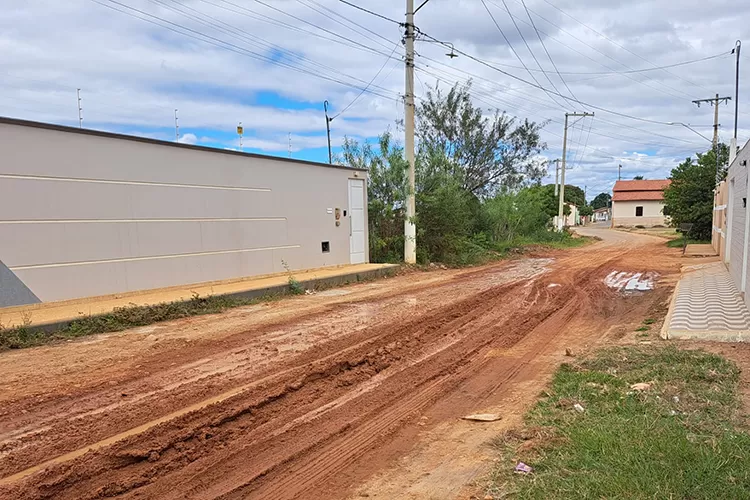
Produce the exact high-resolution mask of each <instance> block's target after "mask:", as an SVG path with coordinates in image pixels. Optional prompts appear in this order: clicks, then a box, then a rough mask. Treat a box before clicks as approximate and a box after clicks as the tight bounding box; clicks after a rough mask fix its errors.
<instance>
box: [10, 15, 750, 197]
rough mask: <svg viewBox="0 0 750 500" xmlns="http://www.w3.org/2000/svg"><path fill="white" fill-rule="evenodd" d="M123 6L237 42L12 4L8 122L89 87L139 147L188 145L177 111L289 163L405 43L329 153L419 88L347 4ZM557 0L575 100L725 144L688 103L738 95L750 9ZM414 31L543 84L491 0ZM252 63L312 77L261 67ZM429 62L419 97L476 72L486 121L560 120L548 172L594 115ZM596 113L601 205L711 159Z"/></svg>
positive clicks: (394, 29) (342, 124) (655, 132)
mask: <svg viewBox="0 0 750 500" xmlns="http://www.w3.org/2000/svg"><path fill="white" fill-rule="evenodd" d="M101 1H102V2H103V3H109V2H108V0H101ZM120 1H121V2H122V3H124V4H126V5H129V6H132V7H134V8H137V9H140V10H142V11H144V12H148V13H151V14H153V15H157V16H159V17H161V18H163V19H166V20H168V21H170V22H172V23H176V24H179V25H184V26H185V27H187V28H190V29H191V30H195V31H196V32H200V33H204V34H206V35H208V36H211V37H214V38H217V39H221V40H223V41H225V42H227V43H230V44H232V45H231V46H229V45H226V44H224V45H223V48H221V47H217V46H215V45H211V44H208V43H205V42H200V41H197V40H194V39H192V38H188V37H184V36H181V35H178V34H176V33H174V32H172V31H169V30H167V29H164V28H159V27H157V26H154V25H153V24H149V23H146V22H143V21H140V20H138V19H135V18H133V17H130V16H128V15H125V14H122V13H118V12H115V11H113V10H111V9H107V8H105V7H102V6H101V5H98V4H97V3H94V2H89V1H78V2H58V1H53V0H38V1H35V2H24V1H22V0H6V2H4V6H3V7H4V10H3V16H1V17H0V63H1V64H2V67H3V70H2V72H0V90H1V91H2V92H1V93H0V114H3V115H9V116H15V117H20V118H27V119H35V120H42V121H51V122H56V123H69V124H77V120H78V111H77V102H76V89H77V88H81V89H82V91H81V92H82V99H83V108H84V112H83V114H84V126H95V127H97V128H102V129H107V130H126V131H127V132H128V133H133V131H134V130H141V131H143V135H149V136H155V137H159V138H163V139H166V140H170V139H171V138H172V137H173V135H171V136H170V134H169V133H165V132H154V130H158V129H159V128H161V129H163V130H168V129H171V128H172V127H173V126H174V109H179V116H180V129H181V131H182V133H183V138H182V140H185V141H188V140H189V141H193V142H197V143H201V144H207V143H214V144H216V145H217V146H220V147H221V146H231V147H237V146H238V144H236V143H231V144H230V142H231V141H232V140H233V139H227V137H232V134H233V131H234V127H235V126H236V124H237V122H239V121H242V122H243V125H244V126H245V129H246V133H245V134H246V135H245V138H244V145H245V146H246V147H257V148H260V149H262V150H263V151H268V152H273V153H275V154H285V153H286V151H287V148H288V138H287V134H288V133H292V136H293V137H292V147H293V150H295V152H296V151H299V150H304V149H307V148H322V147H325V146H326V144H327V142H326V136H325V120H324V117H323V109H322V102H323V101H324V100H326V99H327V100H329V101H330V103H331V105H332V113H333V114H335V113H336V112H338V110H341V109H342V108H343V107H344V106H346V105H347V104H348V103H349V102H351V101H352V100H353V99H354V98H355V97H357V95H358V94H359V91H358V90H357V89H353V88H351V87H347V86H342V85H340V84H338V83H336V82H335V81H331V80H338V81H345V82H349V83H352V84H353V85H359V86H361V85H364V84H365V83H366V82H369V81H370V79H372V77H373V76H374V75H375V73H376V72H377V71H378V69H380V68H381V67H382V66H383V63H384V62H385V61H386V58H387V56H388V55H389V54H391V53H392V51H393V49H394V46H395V47H396V50H395V51H394V52H393V59H392V60H390V61H388V62H387V63H386V64H385V67H384V69H383V71H382V72H381V74H380V75H379V77H378V78H377V80H376V81H375V85H374V86H373V87H372V90H373V91H374V92H377V93H378V94H380V95H373V94H370V93H366V94H364V95H363V96H362V97H361V98H360V99H359V100H358V101H357V103H356V104H355V105H354V106H352V107H351V108H350V109H349V110H348V111H347V112H346V113H345V114H344V115H342V116H340V117H338V118H336V119H335V120H334V121H333V122H332V124H331V125H332V140H333V144H334V145H337V144H340V142H341V139H342V138H343V136H345V135H349V136H354V137H358V138H364V137H373V136H375V135H377V134H379V133H381V132H383V131H384V130H386V128H388V127H390V128H391V129H392V130H393V131H394V132H395V133H396V135H397V136H401V135H402V132H401V131H399V130H397V129H396V127H394V126H393V124H394V121H396V120H399V119H402V118H403V106H402V104H401V102H400V96H401V95H402V94H403V92H404V78H403V64H402V61H401V58H402V56H403V47H402V45H401V44H400V38H401V36H402V28H400V27H399V26H397V25H396V24H393V23H389V22H387V21H383V20H381V19H378V18H376V17H373V16H370V15H368V14H366V13H363V12H360V11H358V10H356V9H353V8H351V7H349V6H347V5H345V4H343V3H341V2H339V1H337V0H316V2H317V4H316V3H313V2H312V1H311V0H296V1H293V0H264V3H267V4H268V5H270V6H272V7H274V8H276V9H280V10H281V11H284V12H287V13H289V14H291V15H293V16H295V17H296V19H295V18H292V17H289V16H285V15H284V14H282V13H281V12H279V11H277V10H274V9H273V8H268V7H265V6H263V5H262V4H261V3H260V2H233V3H234V4H235V6H231V5H232V4H229V3H225V2H216V1H212V0H183V1H181V2H154V1H148V0H120ZM506 1H507V3H508V7H509V8H510V10H511V12H512V14H513V16H514V17H515V18H516V22H517V23H518V26H519V28H520V29H521V32H522V33H523V35H524V37H525V38H526V41H527V42H528V43H529V46H530V48H531V50H532V51H533V52H534V54H535V55H536V56H537V59H538V60H539V64H541V66H542V67H543V68H544V69H545V70H546V71H548V72H549V73H548V76H549V80H548V79H547V77H546V76H545V75H543V74H542V73H540V72H539V71H532V73H533V74H534V78H536V79H537V80H538V81H539V83H540V84H541V85H543V86H545V87H548V88H551V87H552V86H553V84H554V86H555V87H556V88H557V89H558V90H559V91H560V92H561V93H563V94H565V95H567V94H568V90H567V88H566V87H565V85H564V84H563V81H562V80H561V78H560V77H559V76H558V75H557V74H556V73H555V72H554V68H553V67H552V64H551V63H550V61H549V59H547V56H546V53H545V51H544V50H543V48H542V46H541V44H540V42H539V39H538V38H537V34H536V33H535V32H534V31H533V29H532V28H531V27H530V26H529V22H528V17H527V15H526V12H525V11H524V9H523V6H522V5H521V4H520V2H519V1H518V0H506ZM550 1H551V3H552V4H555V5H556V6H558V7H559V8H560V9H562V10H563V11H565V13H563V12H561V11H559V10H556V9H555V8H553V7H552V6H551V5H550V4H549V3H547V2H546V1H545V0H527V1H526V4H527V5H528V7H529V8H530V9H531V11H532V15H533V17H534V21H535V24H536V27H537V28H538V29H539V30H540V31H541V32H542V33H541V34H540V36H541V37H542V39H543V40H544V42H545V45H546V49H547V50H548V51H549V53H550V55H551V57H552V58H553V60H554V61H555V63H556V65H557V67H558V68H559V69H560V71H562V72H565V73H564V78H565V83H567V85H568V86H569V87H570V89H571V90H572V91H573V93H574V94H575V96H576V97H577V98H578V99H580V100H581V101H584V102H586V103H590V104H594V105H596V106H599V107H603V108H607V109H610V110H614V111H617V112H618V113H622V114H626V115H634V116H639V117H642V118H646V119H650V120H656V121H662V122H684V123H690V124H691V125H693V126H695V127H696V128H697V129H698V130H699V131H701V133H703V134H705V135H709V136H710V134H711V129H710V125H711V122H712V113H711V108H710V107H706V106H704V107H701V108H700V109H698V108H696V107H695V106H694V105H693V104H692V103H691V102H690V101H691V100H692V99H697V98H705V97H710V96H712V95H714V94H715V93H717V92H718V93H720V94H722V95H732V96H733V95H734V89H733V83H734V62H733V59H732V57H731V56H730V55H729V51H730V50H731V48H732V47H733V46H734V41H735V39H737V38H739V37H740V36H741V35H742V33H744V32H746V30H745V24H746V21H745V20H746V19H747V16H748V15H749V14H750V4H748V3H747V2H745V3H742V2H740V3H737V2H730V1H729V0H716V1H715V2H713V3H712V8H711V9H706V8H705V1H699V0H683V1H681V2H672V1H669V0H631V1H628V2H625V1H624V0H612V1H608V2H602V1H598V0H597V1H593V0H550ZM487 2H488V5H489V6H490V8H491V9H492V11H493V13H494V14H495V17H496V19H497V20H498V23H499V24H500V26H501V27H502V29H503V30H504V32H505V34H506V35H507V37H508V39H509V40H510V42H511V43H512V44H513V47H514V48H515V50H516V51H517V53H518V54H519V55H520V57H521V58H522V59H523V61H524V63H525V64H526V65H527V66H528V68H529V69H530V70H538V67H537V65H536V63H535V62H534V60H533V59H532V58H531V56H530V54H529V52H528V51H527V49H526V47H525V45H524V43H523V41H522V40H521V37H520V35H519V34H518V32H517V31H516V28H515V27H514V25H513V23H512V22H511V19H510V17H509V16H508V14H507V12H505V10H504V8H503V6H502V4H501V3H500V2H499V1H498V0H487ZM214 4H215V5H214ZM318 4H319V5H320V6H322V7H320V6H318ZM357 4H359V5H362V6H363V7H365V8H368V9H371V10H374V11H377V12H379V13H382V14H383V15H385V16H388V17H391V18H393V19H397V20H402V19H403V15H404V5H403V2H402V1H399V0H394V1H393V2H383V1H382V0H363V1H361V2H357ZM110 5H111V6H113V7H116V8H118V9H122V8H121V7H118V6H116V5H114V4H110ZM216 5H221V6H224V7H225V8H224V9H222V8H219V7H217V6H216ZM191 9H193V10H191ZM325 9H330V10H325ZM180 11H182V12H180ZM131 13H133V12H131ZM334 13H335V14H334ZM136 15H140V14H136ZM206 16H210V17H206ZM341 16H344V17H345V18H347V19H349V20H351V21H353V22H356V23H358V24H359V25H360V26H361V27H360V26H357V25H355V24H351V23H349V22H348V21H347V20H345V19H344V17H341ZM569 16H573V17H574V18H575V19H577V20H580V21H582V22H583V23H585V24H586V25H587V26H590V27H592V28H594V29H596V30H597V31H598V32H599V33H601V34H602V35H604V36H606V37H607V38H608V39H607V38H604V37H603V36H600V35H599V34H597V33H595V32H593V31H592V30H590V29H589V28H587V27H586V26H584V25H583V24H580V23H579V22H577V21H576V20H574V19H572V18H571V17H569ZM269 19H270V21H269ZM301 19H304V20H307V21H309V22H311V23H313V24H314V25H315V26H310V25H308V24H305V23H304V22H302V21H301ZM222 23H224V24H222ZM416 23H417V25H418V26H419V27H420V29H421V30H422V31H423V32H425V33H428V34H429V35H431V36H434V37H436V38H438V39H441V40H446V41H451V42H453V43H454V44H455V46H456V48H457V49H459V50H462V51H465V52H468V53H470V54H475V55H477V56H478V57H481V58H483V59H487V60H491V61H493V63H492V64H493V65H495V66H496V67H497V68H500V69H503V70H505V71H507V72H509V73H511V74H513V75H515V76H517V77H519V78H522V79H524V80H527V81H531V80H532V77H531V76H530V75H529V72H527V71H526V70H524V69H523V68H521V63H520V62H519V61H518V60H517V59H516V57H515V56H514V55H513V53H512V52H511V50H510V49H509V47H508V46H507V44H506V42H505V40H504V39H503V37H502V36H501V34H500V33H499V32H498V30H497V28H496V27H495V25H494V24H493V23H492V21H491V20H490V18H489V17H488V16H487V13H486V12H485V11H484V8H483V7H482V4H481V3H480V2H479V1H478V0H454V1H452V2H446V1H437V0H436V1H432V2H430V3H429V4H427V5H426V6H425V7H424V8H423V9H422V10H420V11H419V13H418V14H417V18H416ZM170 26H172V27H174V25H170ZM71 27H74V29H71ZM362 27H364V28H366V29H367V30H369V31H366V30H365V29H363V28H362ZM323 30H328V31H323ZM311 33H315V34H316V35H317V36H314V35H313V34H311ZM344 37H345V38H346V39H348V40H346V39H344ZM326 38H327V39H328V40H326ZM357 44H359V46H358V45H357ZM362 46H366V47H370V48H371V49H366V48H363V47H362ZM280 49H283V51H281V50H280ZM372 50H375V51H377V52H379V53H373V52H372ZM247 51H253V52H254V53H256V54H260V55H261V56H263V57H272V58H274V60H276V61H277V62H279V64H282V65H287V66H295V67H297V68H299V69H301V71H302V72H296V71H291V70H289V69H288V68H285V67H280V66H279V65H274V64H270V63H269V62H268V61H264V60H259V59H258V57H249V56H248V52H247ZM417 51H418V53H419V56H418V57H417V76H418V79H417V82H416V92H417V94H418V95H422V94H423V93H424V91H425V87H426V86H427V85H435V84H436V83H437V82H440V85H441V86H442V87H446V86H448V85H451V84H452V83H453V82H455V81H463V80H465V79H466V78H467V77H469V76H471V77H472V78H473V79H474V91H475V99H476V104H477V105H479V106H481V107H482V108H489V107H499V108H500V109H503V110H506V111H508V112H509V113H511V114H513V115H517V116H519V117H528V118H530V119H532V120H537V121H541V120H546V119H551V120H553V121H551V122H550V123H549V124H548V125H547V127H546V128H545V131H544V132H543V139H544V140H545V141H546V142H547V143H548V145H549V150H548V151H547V156H548V157H549V158H550V159H553V158H556V157H560V156H561V154H562V151H561V149H562V135H563V134H562V122H563V119H564V112H565V111H581V110H583V108H584V107H583V106H582V105H580V104H575V103H570V102H568V103H565V102H563V100H562V99H561V98H559V97H555V100H557V101H559V104H558V103H555V102H554V101H553V99H552V98H550V96H548V95H547V94H545V93H544V92H542V91H540V90H538V89H535V88H533V87H530V86H528V85H526V84H524V83H522V82H519V81H518V80H516V79H513V78H510V77H508V76H506V75H503V74H501V73H499V72H497V71H495V70H493V69H491V68H489V67H487V66H483V65H481V64H478V63H477V62H475V61H472V60H471V59H469V58H467V57H464V56H461V57H459V58H457V59H448V58H446V57H445V52H446V51H447V50H446V49H445V47H442V46H440V45H437V44H433V43H427V41H426V40H425V38H424V37H422V40H420V41H418V42H417ZM238 52H239V53H238ZM719 53H724V54H725V55H724V56H723V57H721V58H718V59H712V60H708V61H704V62H701V63H696V64H692V65H687V66H679V67H675V68H671V69H669V70H668V71H650V72H641V73H632V74H629V75H627V76H625V75H613V74H602V73H608V72H609V73H611V72H612V71H619V72H622V71H627V70H629V68H630V69H642V68H648V67H652V64H651V63H653V64H656V65H667V64H673V63H676V62H681V61H686V60H693V59H698V58H703V57H707V56H711V55H715V54H719ZM742 71H743V82H746V81H748V80H747V77H748V76H750V70H748V64H746V63H743V70H742ZM567 73H581V74H567ZM321 76H322V77H325V78H328V80H326V79H324V78H320V77H321ZM550 80H551V82H550ZM259 92H263V93H269V92H275V93H278V94H279V95H281V96H283V98H284V99H287V100H290V101H299V102H302V103H303V104H302V105H297V106H293V107H290V108H289V109H286V108H285V106H284V105H283V104H284V103H283V102H279V105H278V106H274V105H273V104H274V102H273V101H267V100H266V101H262V102H258V101H257V96H258V93H259ZM744 104H745V102H744V99H743V101H742V103H741V112H742V113H743V114H741V115H740V118H741V122H740V142H741V143H742V142H744V140H746V139H747V138H748V137H750V126H749V125H748V121H747V120H748V117H749V116H750V115H748V114H747V110H746V108H745V107H744ZM594 111H595V112H596V117H595V118H594V119H593V121H591V120H589V119H587V120H586V121H583V122H581V123H580V124H577V125H575V126H573V127H572V128H571V130H570V131H569V140H570V142H569V167H570V170H568V171H567V173H566V176H567V180H568V182H571V183H575V184H578V185H581V186H583V185H586V186H588V188H589V189H588V191H589V193H590V194H596V193H597V192H599V191H604V190H606V189H609V187H610V186H611V184H612V183H613V182H614V180H615V179H616V177H617V171H618V168H617V166H618V164H622V165H623V169H622V171H623V176H626V175H627V176H629V177H632V176H633V175H644V176H646V177H649V178H656V177H663V176H665V175H667V174H668V172H669V169H670V168H671V167H672V166H673V165H674V164H675V163H676V162H678V161H680V160H681V159H684V157H685V156H687V155H690V154H692V153H693V152H695V151H701V150H704V149H705V148H706V147H707V146H708V143H706V142H705V141H703V139H701V138H699V137H698V136H696V135H695V134H693V133H692V132H690V131H689V130H687V129H685V128H684V127H680V126H674V127H669V126H665V125H658V124H650V123H645V122H641V121H636V120H631V119H628V118H626V117H623V116H618V115H613V114H608V113H606V112H603V111H600V110H594ZM732 112H733V107H732V106H722V107H721V110H720V113H721V116H720V121H721V123H722V129H721V134H722V137H723V138H724V139H728V138H729V136H730V133H731V132H730V131H731V128H732V126H733V116H732ZM581 125H582V126H581ZM706 126H709V128H706ZM589 127H590V128H589ZM149 129H151V131H149ZM162 135H163V137H161V136H162ZM188 137H189V139H188ZM584 145H585V146H586V147H585V148H584ZM553 175H554V173H553Z"/></svg>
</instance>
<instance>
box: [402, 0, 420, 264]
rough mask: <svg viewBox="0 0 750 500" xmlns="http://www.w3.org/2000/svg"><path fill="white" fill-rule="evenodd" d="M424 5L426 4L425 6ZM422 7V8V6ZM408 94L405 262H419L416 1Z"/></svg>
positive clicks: (410, 3) (410, 12)
mask: <svg viewBox="0 0 750 500" xmlns="http://www.w3.org/2000/svg"><path fill="white" fill-rule="evenodd" d="M423 5H424V4H423ZM420 7H421V6H420ZM405 42H406V93H405V94H404V127H405V137H404V146H405V148H406V161H407V162H408V163H409V186H408V188H407V189H408V192H407V194H406V220H405V221H404V262H406V263H407V264H414V263H416V262H417V226H416V225H415V224H414V217H415V215H416V212H417V206H416V205H417V204H416V199H415V191H416V181H415V179H416V173H415V169H414V0H406V36H405Z"/></svg>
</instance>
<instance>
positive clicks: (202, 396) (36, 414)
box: [0, 245, 668, 499]
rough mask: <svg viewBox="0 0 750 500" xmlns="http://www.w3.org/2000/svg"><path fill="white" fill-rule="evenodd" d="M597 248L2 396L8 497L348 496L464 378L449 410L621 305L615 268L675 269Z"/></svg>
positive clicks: (333, 306) (426, 286)
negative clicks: (463, 393) (78, 383)
mask: <svg viewBox="0 0 750 500" xmlns="http://www.w3.org/2000/svg"><path fill="white" fill-rule="evenodd" d="M592 250H593V247H592V249H591V250H589V249H584V250H580V251H576V252H571V253H570V254H562V253H561V254H560V257H559V258H558V259H557V260H556V261H555V262H552V261H551V260H547V259H526V260H521V261H518V262H515V263H503V264H500V265H496V266H489V267H486V268H482V269H478V270H473V271H470V272H461V273H455V274H453V275H451V276H450V278H449V279H445V280H442V281H440V280H437V281H433V282H429V281H428V282H427V283H422V284H420V285H418V286H412V287H411V288H410V287H408V286H398V283H396V284H395V286H394V285H391V286H390V287H388V289H387V290H382V291H380V292H378V290H377V287H371V289H373V290H375V292H374V293H373V294H370V295H368V296H367V297H364V298H356V297H353V298H349V299H347V297H346V296H345V295H342V296H340V297H337V298H335V300H334V298H331V303H329V304H326V306H325V307H322V308H318V309H312V310H309V311H308V312H306V313H304V314H301V315H298V316H297V317H292V318H291V319H290V318H286V319H281V320H279V321H277V322H270V323H265V324H260V325H257V326H256V327H255V328H253V329H250V330H245V331H241V332H238V333H235V334H232V335H228V336H224V337H222V338H220V339H218V340H216V341H214V342H211V341H210V340H205V339H204V340H201V341H197V342H196V345H189V344H188V345H180V344H177V345H175V346H174V347H169V346H168V347H166V348H164V351H162V352H159V353H158V355H154V356H153V358H152V359H149V358H148V357H144V359H143V360H142V363H141V365H139V366H141V371H138V372H137V373H136V374H132V373H121V374H120V375H119V377H120V378H119V379H118V378H115V379H113V380H112V381H111V382H114V383H112V384H109V383H106V381H105V383H104V385H103V386H102V385H100V384H97V383H89V385H86V384H82V385H83V387H81V388H80V392H79V393H77V394H76V393H75V391H71V392H72V394H70V393H68V394H65V393H64V392H63V393H62V394H60V392H61V391H59V390H57V391H55V390H50V391H49V392H48V393H45V394H43V395H40V396H37V399H36V400H35V401H32V402H31V403H29V402H28V401H27V400H21V399H18V400H15V401H9V408H16V409H22V410H21V411H22V412H25V413H22V415H23V417H21V418H18V417H16V418H15V419H14V418H8V417H6V416H3V420H2V422H1V423H0V440H1V441H0V456H1V457H2V458H3V459H2V461H1V462H0V477H2V479H0V496H3V497H6V496H7V497H9V498H63V499H64V498H71V499H79V498H101V497H123V498H131V497H133V498H136V497H137V498H269V499H270V498H273V499H283V498H335V497H340V496H342V495H345V494H346V492H347V491H349V489H350V488H351V486H352V484H355V483H356V482H357V481H359V480H361V479H362V478H365V477H367V475H368V474H370V473H372V472H373V471H374V470H377V469H378V468H379V467H381V466H382V465H384V464H386V463H387V462H388V460H390V459H391V458H392V457H393V456H394V454H397V453H398V452H399V451H400V450H403V449H405V448H404V447H408V445H409V443H410V442H413V440H414V439H415V434H414V433H413V432H408V429H409V428H410V427H413V423H414V421H415V420H416V419H418V418H419V416H420V415H421V414H422V413H423V412H424V411H425V410H426V409H427V408H430V407H433V406H434V405H435V404H436V403H439V402H440V401H442V400H444V399H445V398H446V397H447V396H448V395H450V394H452V393H454V392H455V391H457V390H458V388H459V387H461V386H462V385H464V384H466V383H467V381H474V383H473V385H472V387H474V389H473V390H472V394H471V397H469V398H467V399H466V400H465V401H466V402H465V403H464V404H465V407H462V404H461V403H459V404H455V405H454V406H453V408H451V409H450V412H453V413H454V414H452V415H446V416H448V417H455V416H460V415H461V414H462V413H463V412H465V411H468V410H471V409H472V407H471V405H473V404H476V403H477V402H478V401H482V400H483V399H484V398H486V397H488V396H489V395H491V394H493V393H495V392H496V391H498V388H500V387H502V386H503V385H504V384H507V383H509V382H510V381H512V380H513V377H514V376H515V375H517V374H518V373H519V371H520V370H521V369H522V368H523V367H525V366H527V365H528V363H529V362H530V360H532V359H533V358H534V356H535V352H538V351H539V350H541V348H542V347H543V346H544V345H546V344H547V343H548V342H550V341H551V340H552V339H554V338H556V337H558V336H560V335H564V334H565V332H566V330H565V328H566V325H568V324H569V323H570V322H571V320H572V319H573V318H576V317H581V316H582V315H591V316H599V317H602V318H611V317H613V316H617V314H621V313H622V312H623V311H626V310H627V308H628V307H630V306H628V305H627V303H623V302H622V298H621V297H620V296H619V295H618V294H617V292H615V291H612V290H611V289H609V288H607V287H606V286H605V285H604V284H603V282H602V280H603V279H604V277H606V276H607V275H608V274H609V273H610V272H611V271H612V269H613V266H614V265H617V266H619V268H624V269H628V268H630V269H632V271H637V272H647V271H655V272H659V273H661V274H664V273H665V269H664V268H659V267H658V266H656V265H655V264H654V263H651V265H650V266H648V267H644V263H643V261H642V258H641V257H642V256H638V257H637V258H634V256H633V255H632V254H630V252H632V250H633V249H632V247H629V246H627V245H625V246H621V247H617V246H610V247H606V248H601V249H599V251H598V252H596V253H594V252H593V251H592ZM593 256H595V257H596V258H592V257H593ZM634 265H636V266H638V267H635V268H633V266H634ZM628 266H630V267H628ZM666 271H668V270H666ZM396 280H403V281H405V282H408V280H409V277H401V278H397V279H396ZM551 285H558V286H551ZM522 340H523V341H526V342H531V343H532V345H533V347H534V348H532V349H530V350H529V354H528V355H525V356H522V357H519V358H518V359H513V360H509V361H507V362H504V363H498V362H497V361H493V358H491V357H488V353H490V352H495V353H496V352H502V351H504V350H507V349H509V348H511V347H512V346H514V345H516V344H517V343H518V342H520V341H522ZM69 347H70V346H65V348H69ZM46 349H54V347H51V348H46ZM92 349H93V352H96V346H94V347H92ZM178 352H179V354H178ZM170 353H174V355H173V356H172V357H170ZM171 359H174V360H175V361H172V362H170V360H171ZM133 362H134V361H131V365H132V363H133ZM160 363H161V364H160ZM173 363H174V365H173ZM165 365H166V366H165ZM144 367H145V368H144ZM82 371H83V372H84V373H86V372H87V371H86V369H82ZM98 372H99V370H89V371H88V372H87V375H88V377H92V378H93V377H96V376H97V373H98ZM480 382H481V383H480ZM450 412H449V413H450ZM5 413H6V414H11V413H12V412H5ZM16 415H17V414H16ZM405 430H406V432H405Z"/></svg>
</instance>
